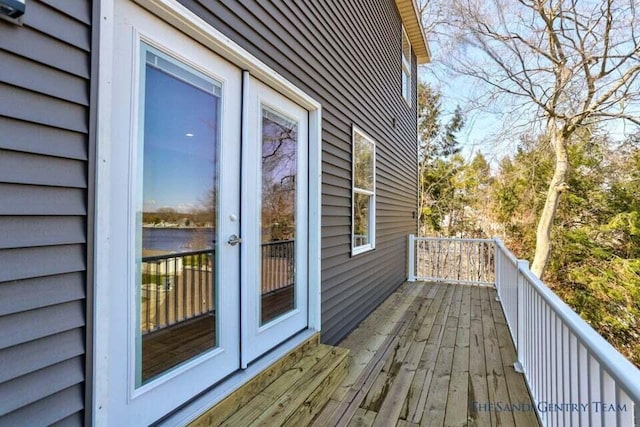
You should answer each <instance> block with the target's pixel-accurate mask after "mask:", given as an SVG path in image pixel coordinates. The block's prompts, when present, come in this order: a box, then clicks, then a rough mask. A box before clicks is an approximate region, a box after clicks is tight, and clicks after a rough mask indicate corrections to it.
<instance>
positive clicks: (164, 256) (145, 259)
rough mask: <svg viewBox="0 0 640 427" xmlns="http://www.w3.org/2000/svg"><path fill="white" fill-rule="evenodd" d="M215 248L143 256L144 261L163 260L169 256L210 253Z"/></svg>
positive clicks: (177, 256)
mask: <svg viewBox="0 0 640 427" xmlns="http://www.w3.org/2000/svg"><path fill="white" fill-rule="evenodd" d="M214 250H215V248H208V249H200V250H197V251H189V252H171V253H168V254H162V255H153V256H145V257H142V262H150V261H162V260H165V259H169V258H182V257H186V256H192V255H201V254H208V253H211V252H213V251H214Z"/></svg>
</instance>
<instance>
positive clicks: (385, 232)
mask: <svg viewBox="0 0 640 427" xmlns="http://www.w3.org/2000/svg"><path fill="white" fill-rule="evenodd" d="M180 1H181V3H183V4H184V5H185V6H187V7H188V8H190V9H191V10H192V11H193V12H194V13H196V14H198V15H199V16H200V17H202V18H203V19H204V20H206V21H207V22H209V23H210V24H211V25H212V26H214V27H215V28H216V29H218V30H220V31H222V32H223V33H224V34H225V35H226V36H228V37H230V38H231V39H232V40H234V41H235V42H236V43H238V44H239V45H241V46H242V47H243V48H245V49H246V50H248V51H249V52H251V53H252V54H254V55H255V56H257V57H258V58H259V59H260V60H262V61H263V62H264V63H266V64H267V65H269V66H270V67H272V68H273V69H275V70H276V71H277V72H278V73H280V74H281V75H283V76H284V77H285V78H286V79H288V80H289V81H291V82H292V83H293V84H295V85H297V86H298V87H300V88H301V89H302V90H303V91H305V92H306V93H308V94H309V95H311V96H313V97H314V98H316V99H317V100H319V101H320V102H321V103H322V107H323V114H322V116H323V121H322V138H323V145H322V173H323V175H322V242H321V246H322V278H321V280H322V329H323V340H324V341H325V342H328V343H335V342H337V341H339V340H340V339H341V338H342V337H344V336H345V335H346V334H347V333H348V332H349V331H350V330H352V329H353V328H355V326H357V324H358V323H359V322H360V321H362V319H364V317H366V315H367V314H369V313H370V312H371V311H372V310H373V309H374V308H375V307H376V306H377V305H379V304H380V303H381V302H382V301H383V300H384V298H386V297H387V296H388V295H389V294H390V293H391V292H392V291H393V290H394V289H395V288H396V287H397V286H398V285H400V284H401V283H402V281H403V280H404V279H405V277H406V239H407V235H408V234H410V233H414V232H415V231H416V220H415V214H414V213H415V211H416V205H417V165H416V157H417V154H416V153H417V146H416V139H417V135H416V126H417V124H416V110H415V107H412V108H408V106H407V105H406V102H405V101H404V99H403V98H402V95H401V21H400V16H399V14H398V11H397V9H396V6H395V2H394V1H392V0H374V1H366V0H348V1H344V0H342V1H338V0H334V1H322V2H273V3H271V2H270V3H266V2H257V1H248V2H235V1H221V2H217V3H216V4H215V5H213V4H212V3H211V2H207V1H198V0H180ZM414 78H415V76H414ZM414 99H415V97H414ZM352 126H357V127H358V128H360V129H362V130H363V131H364V132H366V133H367V134H368V135H370V136H371V137H372V138H373V139H374V140H375V142H376V150H377V169H376V182H377V194H376V199H377V205H376V206H377V226H376V234H377V241H376V249H375V251H372V252H369V253H365V254H361V255H358V256H355V257H351V256H350V252H351V247H350V242H351V234H350V233H351V173H352V172H351V167H352V158H351V130H352Z"/></svg>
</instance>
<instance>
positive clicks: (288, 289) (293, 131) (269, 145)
mask: <svg viewBox="0 0 640 427" xmlns="http://www.w3.org/2000/svg"><path fill="white" fill-rule="evenodd" d="M261 110H262V215H261V216H262V229H261V241H262V260H261V264H262V278H261V281H262V282H261V283H262V285H261V287H260V290H261V296H260V324H261V325H262V324H265V323H267V322H269V321H271V320H273V319H275V318H276V317H278V316H280V315H282V314H284V313H286V312H288V311H290V310H293V309H294V308H295V265H296V260H295V246H296V173H297V167H296V155H297V147H296V144H297V140H298V124H297V123H296V122H295V121H294V120H291V119H289V118H287V117H286V116H284V115H282V114H280V113H278V112H276V111H274V110H271V109H269V108H267V107H264V106H263V107H262V109H261Z"/></svg>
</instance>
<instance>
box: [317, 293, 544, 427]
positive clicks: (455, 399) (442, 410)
mask: <svg viewBox="0 0 640 427" xmlns="http://www.w3.org/2000/svg"><path fill="white" fill-rule="evenodd" d="M495 297H496V293H495V290H494V289H492V288H488V287H477V286H466V285H445V284H427V283H419V282H418V283H405V284H404V285H402V286H401V287H400V288H399V290H398V291H396V292H395V293H394V294H393V295H391V297H390V298H389V299H387V300H386V301H385V302H384V303H383V304H382V305H381V306H380V307H378V309H376V310H375V311H374V312H373V313H372V315H371V316H369V317H368V318H367V319H366V320H365V321H364V322H363V323H362V324H361V325H360V326H359V327H358V328H357V329H356V330H355V331H354V332H352V333H351V334H350V335H349V336H348V337H347V338H346V339H345V340H344V341H343V342H341V343H340V344H339V346H340V347H343V348H346V349H349V350H350V356H349V357H350V358H351V367H350V371H349V373H348V374H347V376H346V377H345V379H344V380H343V381H342V383H341V384H340V385H339V387H338V389H337V391H335V392H334V393H333V395H332V396H331V399H330V400H329V402H328V403H327V404H326V406H325V407H324V409H323V410H322V411H321V412H320V414H319V415H318V416H317V417H316V419H315V424H314V425H316V426H334V425H345V426H347V425H348V426H370V425H375V426H403V427H404V426H418V425H421V426H536V425H538V420H537V418H536V415H535V413H534V412H533V411H532V409H531V408H532V406H531V398H530V395H529V393H528V391H527V388H526V386H525V383H524V379H523V376H522V375H521V374H518V373H516V372H515V371H514V369H513V363H514V361H515V351H514V347H513V343H512V341H511V337H510V335H509V331H508V329H507V326H506V323H505V319H504V314H503V312H502V309H501V307H500V303H499V302H497V301H496V300H495Z"/></svg>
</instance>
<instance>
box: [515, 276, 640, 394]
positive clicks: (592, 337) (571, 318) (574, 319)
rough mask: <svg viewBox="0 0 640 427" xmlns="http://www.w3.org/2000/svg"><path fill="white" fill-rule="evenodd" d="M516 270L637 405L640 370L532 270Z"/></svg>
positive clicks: (639, 388)
mask: <svg viewBox="0 0 640 427" xmlns="http://www.w3.org/2000/svg"><path fill="white" fill-rule="evenodd" d="M519 271H520V273H522V275H523V276H524V277H525V279H526V280H527V281H528V282H529V283H530V284H531V285H532V286H533V287H534V289H535V290H536V291H537V292H538V294H539V295H540V296H541V297H542V298H543V299H544V300H545V301H546V302H547V304H549V306H550V307H551V309H552V310H553V311H554V312H555V314H556V315H557V316H558V317H560V319H562V321H563V322H564V323H565V325H566V326H567V327H568V328H569V329H570V330H571V331H572V332H573V333H574V334H575V335H576V337H577V339H578V340H580V342H581V343H582V344H583V345H584V346H585V347H586V348H587V349H588V351H589V352H590V353H591V354H592V355H593V356H594V357H595V358H596V359H597V360H598V362H599V363H600V364H601V366H602V368H603V369H604V370H605V371H607V373H608V374H609V375H611V377H612V378H613V379H614V380H615V381H616V382H617V383H618V384H619V385H620V387H621V388H622V389H623V390H624V391H625V392H626V393H627V394H628V395H629V397H630V398H631V399H633V400H634V401H635V402H640V370H638V368H636V367H635V366H634V365H633V364H632V363H631V362H630V361H628V360H627V359H626V358H625V357H624V356H623V355H622V354H620V353H619V352H618V350H616V349H615V348H614V347H613V346H612V345H611V344H609V343H608V342H607V341H606V340H605V339H604V338H603V337H602V336H601V335H600V334H598V333H597V332H596V331H595V330H594V329H593V328H592V327H591V326H590V325H589V324H588V323H587V322H585V321H584V320H583V319H582V318H581V317H580V316H579V315H578V314H577V313H576V312H575V311H573V309H571V307H569V306H568V305H567V304H565V303H564V301H562V300H561V299H560V297H558V296H557V295H556V294H555V293H554V292H553V291H552V290H551V289H549V287H548V286H547V285H545V284H544V283H543V282H542V281H541V280H540V279H539V278H538V277H536V276H535V275H534V274H533V273H532V272H531V270H529V269H528V268H522V267H519Z"/></svg>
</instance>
